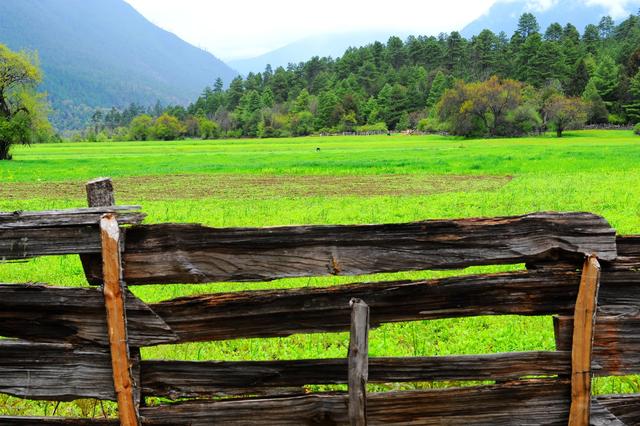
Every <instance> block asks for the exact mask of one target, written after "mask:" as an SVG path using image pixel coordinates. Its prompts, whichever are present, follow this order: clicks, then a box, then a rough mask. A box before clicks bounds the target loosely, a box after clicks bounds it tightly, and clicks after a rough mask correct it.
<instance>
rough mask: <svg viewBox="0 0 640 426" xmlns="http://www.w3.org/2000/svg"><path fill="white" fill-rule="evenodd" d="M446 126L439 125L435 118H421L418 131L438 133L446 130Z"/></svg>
mask: <svg viewBox="0 0 640 426" xmlns="http://www.w3.org/2000/svg"><path fill="white" fill-rule="evenodd" d="M446 127H447V126H446V124H444V123H441V122H440V121H439V120H438V119H437V118H435V117H427V118H423V119H422V120H420V121H419V122H418V131H420V132H425V133H438V132H442V131H445V130H446Z"/></svg>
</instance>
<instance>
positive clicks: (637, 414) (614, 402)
mask: <svg viewBox="0 0 640 426" xmlns="http://www.w3.org/2000/svg"><path fill="white" fill-rule="evenodd" d="M597 401H598V403H599V404H601V405H602V406H604V407H605V408H606V409H607V410H609V411H610V412H611V413H612V414H613V415H614V416H616V418H618V419H619V420H620V421H622V422H624V423H625V424H627V425H629V426H632V425H638V424H640V394H629V395H604V396H599V397H597Z"/></svg>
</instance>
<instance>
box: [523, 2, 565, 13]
mask: <svg viewBox="0 0 640 426" xmlns="http://www.w3.org/2000/svg"><path fill="white" fill-rule="evenodd" d="M558 1H559V0H528V1H527V9H529V10H531V11H532V12H544V11H545V10H548V9H551V7H553V6H555V5H556V4H557V3H558Z"/></svg>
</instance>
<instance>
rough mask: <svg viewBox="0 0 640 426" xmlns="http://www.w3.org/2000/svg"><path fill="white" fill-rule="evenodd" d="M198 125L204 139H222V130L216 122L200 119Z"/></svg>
mask: <svg viewBox="0 0 640 426" xmlns="http://www.w3.org/2000/svg"><path fill="white" fill-rule="evenodd" d="M198 124H199V128H200V129H199V130H200V135H199V136H200V137H201V138H202V139H218V138H219V137H220V128H219V126H218V124H217V123H216V122H215V121H213V120H209V119H208V118H205V117H200V118H199V119H198Z"/></svg>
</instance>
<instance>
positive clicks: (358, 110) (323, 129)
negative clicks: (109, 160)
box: [79, 13, 640, 140]
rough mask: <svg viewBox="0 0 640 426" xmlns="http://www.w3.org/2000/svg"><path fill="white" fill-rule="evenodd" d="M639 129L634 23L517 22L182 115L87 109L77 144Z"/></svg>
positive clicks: (271, 73) (217, 95) (286, 77)
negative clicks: (507, 28) (509, 30)
mask: <svg viewBox="0 0 640 426" xmlns="http://www.w3.org/2000/svg"><path fill="white" fill-rule="evenodd" d="M638 122H640V13H639V14H638V15H631V16H629V17H628V18H627V19H625V20H624V21H622V22H620V23H619V24H616V23H614V21H613V20H612V19H611V18H610V17H604V18H602V19H601V20H600V22H598V23H595V24H592V25H588V26H587V27H586V28H584V29H583V31H582V33H581V32H580V31H579V30H578V29H577V28H576V27H575V26H573V25H571V24H567V25H566V26H564V27H563V26H561V25H559V24H552V25H550V26H549V27H548V28H546V29H541V28H540V26H539V24H538V23H537V20H536V18H535V16H534V15H532V14H530V13H526V14H523V15H522V16H521V17H520V19H519V22H518V28H517V30H516V31H515V33H514V34H513V35H511V37H509V36H508V35H507V34H505V33H500V34H494V33H493V32H491V31H489V30H484V31H482V32H481V33H479V34H478V35H476V36H474V37H472V38H471V39H470V40H468V39H465V38H463V37H462V36H461V35H460V34H459V33H458V32H452V33H450V34H441V35H440V36H438V37H426V36H419V37H413V36H411V37H408V38H407V39H406V40H402V39H400V38H398V37H391V38H390V39H389V40H388V41H387V43H386V44H384V43H381V42H375V43H372V44H369V45H367V46H364V47H360V48H350V49H348V50H347V51H346V52H345V53H344V55H343V56H342V57H340V58H338V59H332V58H319V57H314V58H311V59H310V60H309V61H307V62H303V63H299V64H290V65H289V66H288V67H287V68H283V67H279V68H277V69H275V70H273V69H271V67H269V66H267V68H266V69H265V70H264V72H262V73H255V74H254V73H250V74H248V75H247V76H246V77H245V78H243V77H237V78H235V79H234V80H233V81H232V82H231V84H230V85H229V87H228V88H224V87H223V84H222V81H221V80H218V81H216V83H215V85H214V86H213V87H207V88H205V89H204V91H203V92H202V94H201V95H200V97H198V99H196V100H195V101H194V102H193V103H192V104H191V105H189V106H188V107H186V108H185V107H182V106H168V107H163V106H161V105H159V104H158V105H156V106H155V107H152V108H143V107H140V106H138V105H131V106H130V107H129V108H127V109H125V110H124V111H119V110H116V109H113V110H111V111H97V112H96V114H94V116H93V120H92V124H91V126H90V128H88V129H86V130H85V131H84V132H83V134H82V135H79V136H81V137H86V138H88V139H91V140H94V139H108V138H113V139H129V138H132V139H136V140H145V139H149V138H154V139H175V138H180V137H202V138H216V137H240V136H246V137H281V136H302V135H308V134H312V133H333V132H354V131H371V130H387V129H389V130H396V131H402V130H406V129H418V130H423V131H447V132H450V133H454V134H461V135H465V136H473V135H483V136H499V135H517V134H523V133H532V132H536V131H545V130H548V129H552V128H553V129H554V130H556V131H558V135H561V132H562V130H563V129H565V128H571V126H579V125H581V124H584V123H590V124H614V125H629V124H634V123H638Z"/></svg>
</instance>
